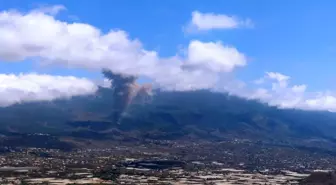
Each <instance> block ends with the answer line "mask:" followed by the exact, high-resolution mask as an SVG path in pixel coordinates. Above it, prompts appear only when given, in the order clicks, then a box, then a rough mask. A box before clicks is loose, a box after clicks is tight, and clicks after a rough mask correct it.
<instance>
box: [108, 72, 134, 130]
mask: <svg viewBox="0 0 336 185" xmlns="http://www.w3.org/2000/svg"><path fill="white" fill-rule="evenodd" d="M103 74H104V76H105V78H107V79H109V80H111V82H112V83H111V88H112V89H113V97H114V98H113V110H114V114H113V118H114V121H115V123H118V124H119V122H120V119H121V117H122V114H123V113H124V112H125V109H126V108H127V106H128V105H129V104H130V102H131V100H132V98H133V96H134V93H133V91H134V87H135V86H136V82H135V81H136V79H137V77H135V76H126V75H123V74H117V73H113V72H112V71H110V70H103Z"/></svg>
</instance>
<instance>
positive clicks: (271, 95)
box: [229, 72, 336, 112]
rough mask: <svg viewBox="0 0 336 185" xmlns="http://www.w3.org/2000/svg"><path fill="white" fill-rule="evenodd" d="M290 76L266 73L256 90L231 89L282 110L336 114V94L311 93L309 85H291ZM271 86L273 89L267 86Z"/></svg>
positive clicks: (237, 93)
mask: <svg viewBox="0 0 336 185" xmlns="http://www.w3.org/2000/svg"><path fill="white" fill-rule="evenodd" d="M290 79H291V77H290V76H287V75H284V74H281V73H278V72H266V74H265V76H264V77H262V78H259V79H258V80H256V81H262V83H255V84H257V85H259V86H258V87H257V88H256V89H255V88H250V87H248V88H244V89H237V88H234V89H231V90H230V89H229V91H235V94H236V95H238V96H241V97H244V98H247V99H258V100H261V101H262V102H265V103H268V104H269V105H273V106H278V107H280V108H295V109H304V110H328V111H333V112H336V94H333V93H330V92H320V91H318V92H310V91H307V85H305V84H301V85H289V80H290ZM267 85H271V88H267V87H265V86H267Z"/></svg>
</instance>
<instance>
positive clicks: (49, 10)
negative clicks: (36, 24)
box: [36, 5, 66, 15]
mask: <svg viewBox="0 0 336 185" xmlns="http://www.w3.org/2000/svg"><path fill="white" fill-rule="evenodd" d="M64 10H66V8H65V6H63V5H53V6H41V7H40V8H38V9H37V10H36V11H37V12H43V13H45V14H50V15H57V14H58V13H59V12H61V11H64Z"/></svg>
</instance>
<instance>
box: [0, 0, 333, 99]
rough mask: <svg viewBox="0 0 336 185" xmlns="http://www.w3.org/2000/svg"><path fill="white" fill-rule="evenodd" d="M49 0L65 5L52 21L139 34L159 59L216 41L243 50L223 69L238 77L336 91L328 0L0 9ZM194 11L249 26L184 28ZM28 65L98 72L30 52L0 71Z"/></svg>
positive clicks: (126, 0) (70, 0) (22, 0)
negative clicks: (274, 76) (238, 60)
mask: <svg viewBox="0 0 336 185" xmlns="http://www.w3.org/2000/svg"><path fill="white" fill-rule="evenodd" d="M52 5H63V6H64V7H65V8H66V11H62V12H60V13H58V14H57V15H55V19H56V20H60V21H63V22H68V23H73V22H80V23H85V24H89V25H91V26H94V27H96V28H98V29H100V30H101V31H102V32H103V33H108V32H109V31H110V30H111V29H113V30H123V31H125V32H127V34H128V35H129V38H130V39H131V40H132V39H139V40H140V41H141V43H142V45H143V46H142V47H143V48H144V49H146V50H149V51H156V52H157V53H158V55H159V56H160V57H161V58H169V57H171V56H174V55H176V54H179V53H183V51H184V50H183V49H185V48H187V47H188V44H189V43H190V42H191V41H193V40H198V41H201V42H203V43H208V42H217V41H220V42H221V43H222V44H223V45H225V46H230V47H234V48H236V49H237V50H238V51H239V52H240V53H242V54H243V55H244V56H245V57H246V65H244V66H243V67H237V68H235V69H234V70H233V71H230V76H235V77H234V78H235V79H236V80H239V81H242V82H244V83H251V82H252V81H254V80H256V79H260V78H263V76H265V73H266V72H275V73H279V74H283V75H286V76H289V77H290V83H291V84H297V85H302V84H304V85H305V86H307V88H309V91H311V92H314V93H315V92H316V93H320V92H325V91H335V90H336V88H335V86H334V81H335V79H336V74H335V73H334V67H336V64H335V62H334V60H335V56H336V37H335V36H334V33H336V23H335V22H334V21H333V20H334V18H336V11H334V7H335V6H336V2H334V1H331V0H330V1H328V0H326V1H304V0H296V1H292V0H283V1H268V0H260V1H248V0H244V1H243V0H227V1H222V0H211V1H204V0H193V1H180V0H169V1H154V0H139V1H134V0H116V1H107V0H106V1H80V2H79V1H74V0H60V1H56V0H54V1H53V0H45V1H33V0H11V1H8V0H0V11H6V10H10V9H16V10H18V11H19V12H23V13H24V12H29V11H31V10H33V9H36V8H39V7H41V6H52ZM194 11H199V12H201V13H204V14H206V13H209V14H210V13H211V14H216V15H228V16H235V17H237V18H239V19H241V20H245V19H249V20H251V22H252V24H253V26H252V27H240V28H236V29H209V30H207V31H202V32H196V33H189V32H187V31H185V29H184V28H185V27H186V26H187V25H188V23H189V22H190V21H191V19H192V12H194ZM32 71H33V72H37V73H46V74H49V75H72V76H77V77H87V78H90V79H95V78H98V77H100V76H101V75H100V73H99V72H97V71H96V70H88V69H83V68H74V69H67V68H65V67H63V66H58V67H55V66H52V67H50V66H47V67H41V66H40V65H39V64H36V63H35V62H32V61H31V58H29V59H25V62H0V73H16V74H18V73H22V72H23V73H29V72H32ZM224 76H227V74H226V73H225V74H224ZM288 83H289V82H288ZM269 85H270V84H269ZM251 86H253V84H251Z"/></svg>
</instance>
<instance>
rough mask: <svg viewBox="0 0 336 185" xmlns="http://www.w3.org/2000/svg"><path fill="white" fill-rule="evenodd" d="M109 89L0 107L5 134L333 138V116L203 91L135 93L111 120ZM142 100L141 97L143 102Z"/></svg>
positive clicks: (0, 123) (335, 124)
mask: <svg viewBox="0 0 336 185" xmlns="http://www.w3.org/2000/svg"><path fill="white" fill-rule="evenodd" d="M111 94H112V89H108V88H100V89H99V91H98V92H97V93H96V94H95V95H90V96H82V97H74V98H71V99H67V100H57V101H53V102H36V103H25V104H17V105H13V106H10V107H6V108H1V109H0V132H1V133H2V134H5V135H11V134H13V133H14V134H22V133H37V132H38V133H49V134H52V135H55V136H66V137H69V136H71V137H75V138H84V139H98V140H102V139H103V140H104V139H105V140H111V139H113V140H114V139H118V140H119V139H122V140H124V139H126V140H127V139H137V140H139V139H145V138H150V139H216V140H221V139H228V138H229V139H230V138H245V139H254V140H260V139H261V140H270V141H284V140H287V141H289V140H295V139H298V140H307V139H315V140H316V139H318V140H321V139H327V140H333V139H334V133H335V131H336V115H335V114H334V113H329V112H316V111H301V110H281V109H277V108H276V107H270V106H268V105H265V104H262V103H260V102H257V101H252V100H245V99H241V98H238V97H235V96H230V95H227V94H223V93H214V92H209V91H205V90H200V91H189V92H156V93H155V95H154V96H153V97H151V98H150V101H148V100H149V98H148V97H145V98H144V97H137V98H135V99H134V101H133V103H132V104H131V105H130V106H128V108H127V109H126V110H125V112H124V113H123V116H122V118H121V119H120V124H118V123H115V121H114V120H115V119H114V115H115V114H114V113H115V112H116V111H118V110H115V109H114V106H113V102H114V98H113V96H111ZM144 99H146V101H144Z"/></svg>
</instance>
